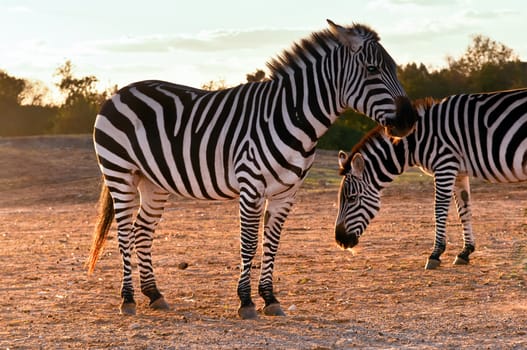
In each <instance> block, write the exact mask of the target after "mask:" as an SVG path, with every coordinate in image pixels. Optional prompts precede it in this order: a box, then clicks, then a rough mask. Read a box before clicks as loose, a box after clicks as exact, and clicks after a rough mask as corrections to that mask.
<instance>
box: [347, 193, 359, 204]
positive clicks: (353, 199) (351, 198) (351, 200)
mask: <svg viewBox="0 0 527 350" xmlns="http://www.w3.org/2000/svg"><path fill="white" fill-rule="evenodd" d="M357 197H358V196H357V195H356V194H350V195H348V201H350V202H356V201H357Z"/></svg>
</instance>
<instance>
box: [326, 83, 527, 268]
mask: <svg viewBox="0 0 527 350" xmlns="http://www.w3.org/2000/svg"><path fill="white" fill-rule="evenodd" d="M416 108H417V112H418V118H417V122H416V124H415V125H416V126H415V131H414V132H413V133H411V134H409V135H408V136H406V137H404V138H402V139H399V140H393V139H392V138H391V137H390V136H389V135H386V133H384V132H383V131H382V130H380V129H379V128H376V129H374V130H373V131H372V132H371V133H370V134H369V135H366V136H365V137H364V138H363V139H362V140H361V142H359V143H358V144H357V145H356V146H355V147H354V148H353V150H352V151H351V154H350V155H349V156H347V155H346V154H345V153H344V152H340V153H339V165H340V172H341V174H342V175H343V176H344V177H343V180H342V184H341V187H340V191H339V212H338V216H337V220H336V226H335V236H336V240H337V242H338V243H339V244H340V245H341V246H342V247H344V248H351V247H353V246H354V245H356V244H357V243H358V239H359V237H360V236H361V235H362V233H363V232H364V230H365V229H366V227H367V226H368V224H369V222H370V220H371V219H372V218H373V217H375V215H376V214H377V212H378V211H379V208H380V204H381V201H380V192H381V190H382V189H383V188H385V187H386V186H387V185H388V184H389V183H390V182H391V181H393V179H394V178H395V177H396V176H397V175H400V174H401V173H403V172H404V171H405V170H406V169H407V168H408V167H412V166H418V167H420V168H421V169H422V170H423V171H424V172H426V173H428V174H432V175H433V176H434V186H435V222H436V226H435V244H434V249H433V252H432V254H431V255H430V257H429V258H428V261H427V264H426V269H434V268H436V267H437V266H439V265H440V262H441V261H440V256H441V254H442V253H443V252H444V250H445V248H446V236H445V226H446V219H447V213H448V207H449V205H450V201H451V198H452V195H453V196H454V198H455V202H456V206H457V212H458V215H459V218H460V220H461V224H462V226H463V242H464V246H463V250H462V251H461V253H459V255H458V256H457V257H456V259H455V261H454V263H455V264H468V262H469V255H470V254H471V253H472V252H473V251H474V249H475V241H474V235H473V233H472V225H471V209H470V185H469V177H470V176H472V177H476V178H481V179H484V180H487V181H489V182H494V183H497V182H509V183H510V182H521V181H527V89H520V90H509V91H499V92H493V93H480V94H463V95H454V96H450V97H448V98H445V99H444V100H442V101H440V102H439V101H434V100H432V99H428V100H425V101H421V102H420V103H419V102H418V103H416Z"/></svg>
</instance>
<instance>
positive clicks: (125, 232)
mask: <svg viewBox="0 0 527 350" xmlns="http://www.w3.org/2000/svg"><path fill="white" fill-rule="evenodd" d="M118 175H119V176H116V175H115V174H113V176H107V175H105V183H106V185H107V186H108V189H109V191H110V194H111V196H112V198H113V203H114V211H115V220H116V221H117V237H118V244H119V253H120V254H121V259H122V269H123V277H122V284H121V305H120V307H119V311H120V313H121V314H122V315H135V312H136V304H135V300H134V286H133V281H132V262H131V257H132V251H133V250H134V245H135V235H134V232H133V225H132V221H133V217H134V214H135V212H136V211H137V208H138V207H139V202H138V196H137V195H138V192H137V181H138V178H137V176H136V175H135V174H130V173H121V174H118Z"/></svg>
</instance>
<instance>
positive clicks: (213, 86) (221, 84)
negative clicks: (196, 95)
mask: <svg viewBox="0 0 527 350" xmlns="http://www.w3.org/2000/svg"><path fill="white" fill-rule="evenodd" d="M201 88H202V89H203V90H207V91H216V90H225V89H227V88H228V86H227V84H226V83H225V79H220V80H210V81H209V82H207V83H204V84H202V85H201Z"/></svg>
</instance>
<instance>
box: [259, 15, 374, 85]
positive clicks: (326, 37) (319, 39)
mask: <svg viewBox="0 0 527 350" xmlns="http://www.w3.org/2000/svg"><path fill="white" fill-rule="evenodd" d="M345 28H346V29H347V30H348V31H354V32H355V33H357V34H358V35H360V36H362V37H363V38H364V39H367V40H375V41H380V40H381V39H380V37H379V34H377V32H375V31H374V30H373V29H371V28H370V27H368V26H366V25H363V24H355V23H354V24H353V25H352V26H348V27H345ZM328 44H329V45H331V44H333V45H334V44H337V45H341V44H340V43H339V41H338V39H337V38H336V37H335V36H334V35H333V34H332V33H331V32H330V31H329V30H328V29H323V30H321V31H318V32H314V33H311V35H310V36H309V37H307V38H304V39H301V40H300V41H299V42H296V43H294V44H293V45H292V47H291V48H289V49H286V50H284V51H283V52H282V53H281V54H279V55H278V56H277V57H275V58H273V59H271V61H269V62H267V68H269V71H270V78H271V79H274V78H276V77H277V76H279V75H284V74H285V73H286V68H288V67H291V66H294V65H295V62H297V61H298V59H299V58H301V57H303V56H304V54H303V53H305V52H309V53H312V54H313V56H315V57H317V56H320V52H319V51H318V50H317V48H319V47H326V48H327V47H328ZM325 51H327V49H326V50H325Z"/></svg>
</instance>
